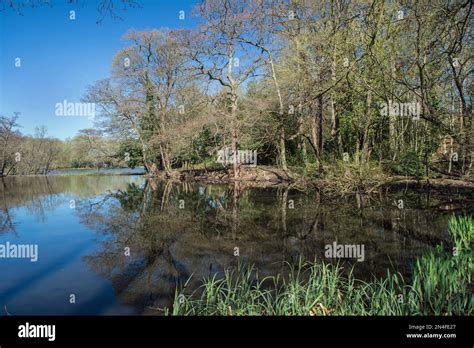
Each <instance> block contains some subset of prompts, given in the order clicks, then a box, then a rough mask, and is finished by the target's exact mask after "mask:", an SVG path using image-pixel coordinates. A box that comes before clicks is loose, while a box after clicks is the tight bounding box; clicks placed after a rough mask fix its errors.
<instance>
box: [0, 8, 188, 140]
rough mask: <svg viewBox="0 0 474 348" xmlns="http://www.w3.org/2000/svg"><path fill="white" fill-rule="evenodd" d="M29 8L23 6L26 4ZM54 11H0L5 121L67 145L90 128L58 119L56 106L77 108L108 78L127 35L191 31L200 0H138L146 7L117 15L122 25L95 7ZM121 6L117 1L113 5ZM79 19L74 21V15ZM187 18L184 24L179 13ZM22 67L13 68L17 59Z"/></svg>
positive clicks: (0, 94) (0, 104)
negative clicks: (43, 130)
mask: <svg viewBox="0 0 474 348" xmlns="http://www.w3.org/2000/svg"><path fill="white" fill-rule="evenodd" d="M21 1H25V0H21ZM51 2H52V4H53V5H52V7H49V6H41V7H38V8H26V9H24V10H22V13H23V15H19V14H18V13H16V12H14V11H12V10H10V9H6V10H4V11H2V12H0V115H4V116H12V115H13V113H14V112H20V113H21V114H20V116H19V123H20V125H21V126H22V128H21V129H20V131H21V132H22V133H23V134H33V133H34V129H35V127H36V126H41V125H45V126H46V127H47V128H48V135H50V136H53V137H56V138H60V139H65V138H67V137H72V136H74V135H75V134H76V132H77V131H78V130H80V129H84V128H90V127H92V126H93V123H92V121H90V120H88V118H87V117H58V116H56V115H55V105H56V103H62V102H63V100H67V101H68V102H80V99H81V97H82V96H83V95H84V93H85V92H86V87H87V86H88V85H91V84H93V83H94V82H95V81H97V80H99V79H103V78H106V77H108V76H109V71H110V68H111V63H112V57H113V56H114V54H115V53H116V52H117V50H118V49H120V48H121V47H124V46H125V45H126V43H125V42H124V41H122V40H121V38H122V35H123V34H125V32H127V30H128V29H130V28H134V29H138V30H143V29H152V28H160V27H168V28H183V27H186V28H191V27H193V26H194V25H195V24H196V19H195V18H192V17H191V10H192V8H193V5H194V4H195V2H196V0H136V2H137V3H138V4H140V6H141V8H128V9H127V10H126V11H117V14H119V15H120V16H121V17H122V19H123V20H116V19H111V18H109V17H106V18H105V19H104V20H103V22H102V24H96V21H97V19H98V18H99V17H100V15H99V14H98V12H97V4H98V1H96V0H77V3H74V4H68V1H67V0H51ZM115 2H116V3H117V5H119V6H120V7H122V5H121V2H120V0H115ZM70 10H74V11H75V12H76V19H75V20H70V19H69V11H70ZM181 10H183V11H185V20H180V19H179V12H180V11H181ZM16 58H20V59H21V67H15V59H16Z"/></svg>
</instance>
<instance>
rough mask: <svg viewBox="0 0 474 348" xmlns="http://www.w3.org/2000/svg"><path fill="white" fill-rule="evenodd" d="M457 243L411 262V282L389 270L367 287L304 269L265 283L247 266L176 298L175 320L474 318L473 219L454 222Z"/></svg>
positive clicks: (333, 273)
mask: <svg viewBox="0 0 474 348" xmlns="http://www.w3.org/2000/svg"><path fill="white" fill-rule="evenodd" d="M449 234H450V237H451V240H452V244H451V245H449V246H441V245H438V246H437V247H436V248H435V249H434V250H431V251H429V252H427V253H426V254H425V255H423V256H422V257H420V258H418V259H417V260H416V262H414V264H413V272H412V277H411V280H410V281H409V282H405V281H404V279H403V277H402V276H401V275H400V274H393V273H391V272H389V271H387V276H386V278H385V279H383V280H380V279H375V278H374V279H373V280H371V281H369V282H365V281H362V280H358V279H355V277H354V276H353V274H352V272H349V274H346V273H343V272H342V268H341V267H339V266H335V265H331V264H323V263H314V264H309V263H304V264H303V263H301V264H300V265H298V266H296V267H292V266H288V267H289V276H288V277H286V279H283V277H281V276H276V277H266V278H263V279H261V278H260V277H259V275H258V271H257V270H255V269H253V268H252V267H250V268H245V267H238V268H236V269H228V270H226V271H225V274H224V277H223V278H220V279H218V278H217V277H216V276H214V277H212V278H209V279H205V280H204V281H203V284H202V287H201V288H200V289H198V290H197V291H195V292H193V293H192V294H188V295H186V294H185V293H186V289H185V288H184V289H180V290H179V291H177V293H176V297H175V301H174V304H173V307H172V311H171V314H173V315H472V314H474V298H473V293H472V292H473V291H472V284H471V281H472V273H473V265H472V256H473V252H472V245H471V244H472V240H473V234H474V221H473V219H472V217H458V218H455V217H453V218H452V219H451V220H450V222H449Z"/></svg>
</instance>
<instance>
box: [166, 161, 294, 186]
mask: <svg viewBox="0 0 474 348" xmlns="http://www.w3.org/2000/svg"><path fill="white" fill-rule="evenodd" d="M233 174H234V173H233V171H232V169H230V168H227V169H226V168H224V169H211V170H204V169H199V170H177V171H173V172H172V173H171V174H169V175H165V174H164V175H163V178H166V179H171V180H176V181H200V182H203V183H208V184H228V183H234V182H242V183H245V184H248V185H258V186H273V185H282V184H283V185H286V184H291V183H292V182H294V178H293V177H292V176H291V174H290V173H288V172H285V171H284V170H281V169H278V168H275V167H266V166H258V167H244V166H242V167H240V173H239V178H238V180H235V179H234V178H233Z"/></svg>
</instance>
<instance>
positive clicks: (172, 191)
mask: <svg viewBox="0 0 474 348" xmlns="http://www.w3.org/2000/svg"><path fill="white" fill-rule="evenodd" d="M0 193H1V195H0V245H3V246H6V245H10V247H11V246H12V245H13V246H17V247H19V246H21V245H26V246H37V260H36V261H35V262H32V259H31V258H27V257H23V258H20V257H11V254H10V257H8V258H7V257H5V256H4V257H1V258H0V279H1V282H0V311H1V313H2V315H6V314H7V313H10V314H12V315H134V314H145V315H157V314H161V313H162V312H161V311H160V310H159V308H162V307H163V306H169V305H170V304H171V302H172V299H173V297H174V294H175V288H176V286H177V285H182V284H184V283H185V282H187V281H188V280H189V279H190V280H189V284H188V286H189V288H191V289H192V288H196V287H197V286H198V285H199V283H200V280H201V279H202V278H203V277H207V276H209V275H213V274H217V275H218V276H220V275H221V274H222V272H223V270H224V269H225V268H227V267H231V266H232V267H233V266H236V265H237V264H239V263H240V264H247V265H250V264H252V265H255V267H256V268H257V269H258V270H259V273H260V274H261V275H276V274H278V273H281V272H283V273H284V271H285V269H287V266H286V262H287V263H290V264H296V263H298V262H299V260H300V259H304V260H309V261H314V260H318V261H321V262H338V261H339V262H343V264H344V267H345V269H349V268H350V267H354V272H355V273H356V274H357V276H358V277H361V278H364V279H369V278H370V277H371V276H372V275H373V276H376V277H382V276H384V275H385V274H386V270H387V268H391V269H393V270H396V271H398V272H400V273H402V274H403V275H404V276H406V277H409V276H410V269H411V264H412V262H413V260H414V259H415V258H416V257H417V256H419V255H421V254H422V253H423V252H425V251H426V250H428V249H430V248H433V246H434V245H436V244H439V243H445V242H446V241H447V239H448V234H447V221H448V219H449V217H450V216H451V215H452V214H464V213H473V211H474V195H473V194H472V191H471V192H469V191H465V190H460V189H458V190H455V191H449V192H439V191H434V190H432V191H426V190H424V191H414V190H408V189H397V190H388V189H384V190H383V191H380V192H378V193H377V194H372V195H360V194H358V195H344V196H339V197H326V196H324V195H322V194H320V193H318V192H311V193H306V194H305V193H302V192H298V191H294V190H290V189H288V188H285V187H270V188H244V187H242V185H241V184H235V185H234V184H233V185H205V184H201V183H171V182H164V181H157V180H148V179H146V178H145V177H144V176H140V175H110V176H85V175H78V176H74V175H69V176H61V175H50V176H43V177H7V178H5V179H3V180H2V185H0ZM334 243H337V244H344V245H359V246H360V245H363V246H364V252H365V254H364V257H363V260H362V261H361V262H359V261H358V260H357V259H356V258H344V259H329V258H328V257H327V256H326V255H325V248H326V247H327V246H328V245H333V244H334ZM25 255H26V254H25ZM17 256H18V255H17ZM191 276H192V277H191ZM190 277H191V278H190Z"/></svg>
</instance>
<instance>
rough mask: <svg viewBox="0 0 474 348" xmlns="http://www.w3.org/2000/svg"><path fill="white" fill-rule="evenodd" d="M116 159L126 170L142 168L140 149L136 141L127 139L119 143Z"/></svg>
mask: <svg viewBox="0 0 474 348" xmlns="http://www.w3.org/2000/svg"><path fill="white" fill-rule="evenodd" d="M117 158H118V159H119V160H120V161H122V162H124V163H125V165H127V167H128V168H132V169H133V168H135V167H139V166H143V153H142V147H141V146H140V143H139V142H138V141H137V140H133V139H127V140H125V141H122V142H121V143H120V146H119V149H118V152H117Z"/></svg>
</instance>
